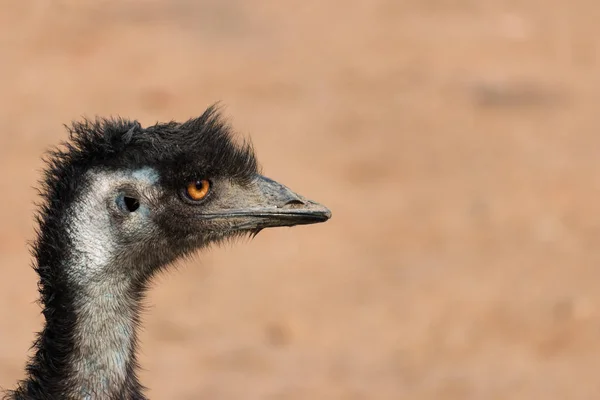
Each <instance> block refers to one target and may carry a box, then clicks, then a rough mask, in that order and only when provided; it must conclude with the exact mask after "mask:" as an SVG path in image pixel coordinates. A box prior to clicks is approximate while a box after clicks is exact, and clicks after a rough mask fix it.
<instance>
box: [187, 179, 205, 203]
mask: <svg viewBox="0 0 600 400" xmlns="http://www.w3.org/2000/svg"><path fill="white" fill-rule="evenodd" d="M209 189H210V182H209V181H208V180H206V179H203V180H199V181H194V182H190V184H189V185H188V186H187V189H186V192H187V195H188V197H189V198H190V199H192V200H194V201H200V200H202V199H203V198H205V197H206V195H207V194H208V191H209Z"/></svg>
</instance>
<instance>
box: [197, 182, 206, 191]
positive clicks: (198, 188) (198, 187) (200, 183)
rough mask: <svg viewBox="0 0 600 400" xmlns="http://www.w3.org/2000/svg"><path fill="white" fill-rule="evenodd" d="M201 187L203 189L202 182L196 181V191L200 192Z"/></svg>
mask: <svg viewBox="0 0 600 400" xmlns="http://www.w3.org/2000/svg"><path fill="white" fill-rule="evenodd" d="M203 187H204V182H202V181H196V190H202V188H203Z"/></svg>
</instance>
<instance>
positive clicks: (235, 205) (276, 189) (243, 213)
mask: <svg viewBox="0 0 600 400" xmlns="http://www.w3.org/2000/svg"><path fill="white" fill-rule="evenodd" d="M230 190H231V192H230V193H229V196H228V197H229V201H228V204H226V205H225V204H224V205H223V206H222V207H221V208H220V210H218V211H216V212H210V213H203V215H202V218H205V219H220V220H225V219H226V220H228V221H230V223H232V225H233V226H234V229H236V230H250V231H254V232H255V233H258V232H259V231H260V230H261V229H263V228H272V227H278V226H294V225H306V224H315V223H319V222H325V221H327V220H328V219H329V218H331V211H329V209H328V208H327V207H325V206H323V205H321V204H319V203H317V202H314V201H312V200H308V199H306V198H304V197H302V196H300V195H299V194H297V193H294V192H293V191H291V190H290V189H289V188H287V187H286V186H284V185H282V184H280V183H278V182H275V181H274V180H272V179H269V178H267V177H264V176H262V175H257V176H256V178H255V179H254V181H253V182H252V183H251V184H250V185H248V186H243V187H242V186H232V187H231V188H230Z"/></svg>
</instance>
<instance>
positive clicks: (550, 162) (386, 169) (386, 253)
mask: <svg viewBox="0 0 600 400" xmlns="http://www.w3.org/2000/svg"><path fill="white" fill-rule="evenodd" d="M599 19H600V4H599V3H598V2H597V0H577V1H572V2H568V1H564V0H563V1H559V0H546V1H536V0H521V1H516V0H515V1H509V0H506V1H502V0H487V1H486V0H453V1H451V0H405V1H393V0H388V1H385V0H373V1H359V0H354V1H348V0H347V1H316V0H315V1H309V0H303V1H279V2H278V1H274V0H273V1H266V0H265V1H252V2H250V1H247V2H246V1H242V0H200V1H192V0H171V1H167V0H164V1H85V2H83V1H82V2H80V1H75V0H72V1H49V0H46V1H42V0H30V1H20V2H19V1H16V0H3V1H0V43H1V46H0V49H1V54H0V107H1V109H2V112H1V117H0V193H1V201H0V204H1V207H0V268H1V270H2V279H0V386H3V387H12V386H13V385H14V383H15V381H16V380H17V379H19V378H21V377H22V376H23V372H22V371H23V366H24V363H25V356H26V354H27V351H28V348H29V346H30V344H31V342H32V340H33V332H34V331H36V330H38V329H40V324H41V320H40V318H39V308H38V306H37V305H36V304H35V302H34V301H35V300H36V298H37V293H36V277H35V276H34V274H33V272H32V271H31V270H30V268H29V266H30V263H31V261H30V257H29V254H28V250H27V247H26V241H27V240H30V239H32V238H33V225H32V224H33V222H32V221H33V220H32V213H33V210H34V206H33V202H34V201H35V189H34V188H35V185H36V181H37V179H38V178H39V175H40V169H41V168H42V163H41V161H40V155H41V154H42V153H43V152H44V151H45V150H46V149H47V148H48V147H49V146H51V145H53V144H56V143H57V142H58V141H59V140H61V139H63V138H65V131H64V129H63V128H62V125H61V124H63V123H66V122H69V121H70V120H72V119H77V118H79V117H80V116H83V115H86V116H92V117H93V116H94V115H123V116H127V117H130V118H137V119H139V120H140V121H141V122H142V124H144V125H148V124H151V123H154V122H155V121H162V120H170V119H176V120H183V119H186V118H189V117H191V116H195V115H198V114H199V113H201V112H202V111H203V110H204V109H205V108H206V107H207V106H208V105H210V104H211V103H213V102H215V101H217V100H222V101H223V105H224V106H226V108H225V113H226V115H227V116H229V117H230V118H231V120H232V123H233V124H234V126H235V127H236V129H237V130H238V131H239V132H240V133H241V134H242V135H246V136H247V135H250V136H251V137H252V139H253V141H254V144H255V146H256V149H257V151H258V155H259V159H260V161H261V163H262V165H263V167H264V172H265V174H266V175H269V176H271V177H273V178H275V179H278V180H281V181H282V182H284V183H286V184H287V185H288V186H290V187H291V188H293V189H294V190H297V191H298V192H300V193H302V194H304V195H306V196H308V197H310V198H313V199H315V200H317V201H320V202H323V203H324V204H326V205H328V206H329V207H330V208H331V209H332V211H333V219H332V220H331V221H330V222H328V223H326V224H323V225H318V226H308V227H298V228H293V229H279V230H270V231H264V232H262V233H261V234H260V235H259V236H258V237H257V238H256V239H255V240H254V241H252V242H244V243H239V244H237V245H235V246H229V247H225V248H218V249H213V250H212V251H210V252H209V253H205V254H203V255H202V257H199V259H198V261H197V262H194V263H186V264H185V265H182V266H181V268H179V269H178V270H177V271H173V272H172V273H169V274H166V275H163V276H161V277H160V279H158V281H157V283H156V285H155V287H154V289H153V290H152V291H151V293H150V294H149V299H148V303H149V304H150V305H151V307H150V310H149V312H148V313H147V314H146V315H145V318H144V319H145V325H144V331H143V333H142V342H141V364H142V366H143V368H144V371H143V373H142V380H143V382H144V383H145V384H146V385H147V386H149V387H150V390H149V392H148V394H149V395H150V397H151V398H153V399H201V398H205V399H324V400H329V399H352V400H358V399H382V400H383V399H390V400H391V399H393V400H396V399H414V400H419V399H469V400H471V399H490V400H492V399H508V400H510V399H524V400H525V399H527V400H530V399H544V400H551V399H599V398H600V376H599V372H598V371H599V370H600V310H599V308H598V307H599V305H600V290H599V287H600V264H599V262H600V207H599V205H598V199H599V198H600V169H599V166H600V165H599V154H600V112H599V110H600V65H599V64H600V25H599V24H598V20H599Z"/></svg>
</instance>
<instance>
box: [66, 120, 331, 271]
mask: <svg viewBox="0 0 600 400" xmlns="http://www.w3.org/2000/svg"><path fill="white" fill-rule="evenodd" d="M72 132H74V133H72V140H74V141H75V143H76V145H77V146H78V150H80V157H78V158H75V159H72V160H70V161H71V163H72V164H74V166H75V170H77V169H79V168H78V167H79V164H80V163H81V164H86V163H87V164H90V165H89V166H85V167H86V170H85V172H84V173H83V174H82V175H81V178H80V179H77V181H78V185H77V188H76V190H75V195H74V197H73V200H72V201H71V203H70V207H71V209H70V210H68V212H67V213H66V214H67V215H68V216H69V218H70V220H69V221H67V225H68V226H70V227H71V229H70V232H71V234H70V237H71V240H72V242H73V243H74V244H75V246H73V247H74V248H75V249H78V250H79V255H80V257H83V258H85V260H81V262H79V263H76V264H81V265H83V264H85V265H86V268H87V271H86V270H83V269H81V270H76V273H75V274H74V276H75V277H76V279H77V280H78V281H81V280H82V279H86V278H88V279H96V278H95V276H96V277H97V273H101V274H106V273H107V272H108V271H107V270H106V269H107V268H111V269H112V272H114V273H116V274H117V275H121V276H123V275H125V273H126V274H127V276H126V278H127V279H131V278H133V279H134V280H137V281H139V280H142V281H143V280H145V279H147V278H148V277H149V276H150V275H151V274H152V273H154V272H155V271H157V270H158V269H160V267H162V266H164V265H166V264H168V263H169V262H171V261H173V260H174V259H176V258H178V257H181V256H183V255H186V254H189V253H191V252H193V251H194V250H197V249H199V248H202V247H204V246H206V245H209V244H211V243H214V242H219V241H221V240H223V239H227V238H232V237H236V236H241V235H245V234H247V235H256V234H258V232H259V231H260V230H262V229H264V228H269V227H278V226H293V225H301V224H311V223H317V222H323V221H326V220H327V219H329V218H330V216H331V213H330V211H329V210H328V209H327V208H325V207H324V206H322V205H320V204H318V203H316V202H313V201H310V200H307V199H305V198H304V197H302V196H300V195H298V194H296V193H294V192H293V191H291V190H290V189H288V188H287V187H285V186H284V185H282V184H279V183H277V182H275V181H273V180H271V179H269V178H266V177H264V176H262V175H261V174H260V173H259V170H258V167H257V162H256V159H255V156H254V152H253V150H252V147H251V146H250V145H249V144H241V145H237V144H235V143H234V142H233V141H232V139H231V135H230V133H229V130H228V128H227V126H226V125H225V124H223V123H222V122H221V120H220V119H219V117H218V116H217V115H216V114H215V113H214V110H209V111H207V112H206V113H205V114H204V115H203V116H202V117H200V118H198V119H195V120H190V121H188V122H186V123H183V124H177V123H169V124H162V125H155V126H153V127H150V128H146V129H142V128H141V127H139V125H138V124H137V123H135V122H128V121H116V122H115V121H100V122H96V123H95V124H90V123H86V124H76V125H75V126H74V127H73V131H72ZM107 144H109V145H110V146H111V148H110V150H112V151H106V145H107ZM99 151H100V152H102V154H101V155H100V156H98V155H97V154H94V153H97V152H99ZM70 154H73V152H71V153H70ZM75 154H77V153H75ZM90 158H91V159H92V160H90ZM83 167H84V166H82V167H81V168H82V169H83ZM59 172H64V169H63V170H60V171H59ZM91 265H98V266H99V267H98V268H97V270H95V269H94V268H92V267H90V266H91ZM115 265H117V266H121V268H123V270H122V271H119V270H115ZM100 266H104V267H100ZM86 272H87V273H88V274H89V276H87V277H85V276H84V275H85V273H86ZM71 275H72V276H73V274H71Z"/></svg>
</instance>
